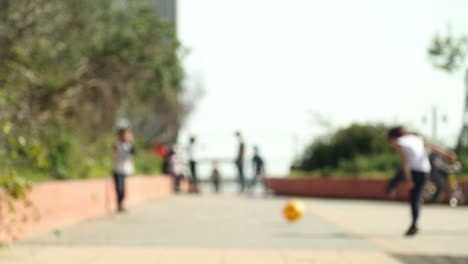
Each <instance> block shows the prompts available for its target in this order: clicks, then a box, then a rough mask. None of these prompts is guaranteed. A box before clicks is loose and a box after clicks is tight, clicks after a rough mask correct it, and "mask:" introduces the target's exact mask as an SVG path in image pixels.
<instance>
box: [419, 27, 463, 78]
mask: <svg viewBox="0 0 468 264" xmlns="http://www.w3.org/2000/svg"><path fill="white" fill-rule="evenodd" d="M467 52H468V36H461V37H455V36H453V35H452V34H451V33H450V32H448V33H446V34H445V35H444V34H440V33H437V34H435V35H434V37H433V39H432V41H431V44H430V46H429V48H428V50H427V53H428V55H429V58H430V60H431V62H432V64H433V65H434V67H436V68H439V69H442V70H445V71H448V72H454V71H456V70H459V69H463V67H466V66H467V57H466V56H467Z"/></svg>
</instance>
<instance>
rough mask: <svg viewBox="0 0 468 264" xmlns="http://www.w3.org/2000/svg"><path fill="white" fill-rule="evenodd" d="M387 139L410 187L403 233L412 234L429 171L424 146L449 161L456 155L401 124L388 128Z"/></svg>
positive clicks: (416, 227) (414, 229) (429, 167)
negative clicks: (408, 212)
mask: <svg viewBox="0 0 468 264" xmlns="http://www.w3.org/2000/svg"><path fill="white" fill-rule="evenodd" d="M388 139H389V141H390V144H391V145H392V147H393V149H394V150H395V151H396V152H397V154H398V156H399V158H400V163H401V171H402V174H403V176H404V177H405V183H406V185H407V188H408V189H410V204H411V216H412V221H411V225H410V227H409V229H408V231H406V233H405V235H406V236H412V235H415V234H417V233H418V225H417V224H418V220H419V215H420V211H421V196H422V191H423V188H424V184H425V183H426V181H427V179H428V176H429V173H430V171H431V164H430V161H429V157H428V155H427V152H426V148H429V149H431V150H432V152H434V153H436V154H438V155H441V156H444V157H446V158H447V159H448V160H450V161H451V162H455V161H456V155H455V153H452V152H449V151H446V150H444V149H442V148H441V147H439V146H436V145H434V144H432V143H430V142H429V141H427V140H425V139H424V138H422V137H420V136H416V135H413V134H410V133H408V131H407V130H406V129H405V127H403V126H398V127H394V128H392V129H390V130H389V132H388Z"/></svg>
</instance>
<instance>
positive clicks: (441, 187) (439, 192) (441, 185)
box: [431, 171, 445, 203]
mask: <svg viewBox="0 0 468 264" xmlns="http://www.w3.org/2000/svg"><path fill="white" fill-rule="evenodd" d="M431 179H432V181H433V182H434V184H435V186H436V191H435V193H434V195H433V196H432V197H431V202H434V203H435V202H440V201H441V200H442V199H443V198H444V197H443V195H444V193H445V179H444V175H442V174H441V173H439V172H437V171H435V172H434V173H433V174H431Z"/></svg>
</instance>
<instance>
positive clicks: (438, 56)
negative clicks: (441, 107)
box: [427, 32, 468, 151]
mask: <svg viewBox="0 0 468 264" xmlns="http://www.w3.org/2000/svg"><path fill="white" fill-rule="evenodd" d="M427 52H428V55H429V58H430V60H431V62H432V64H433V66H434V67H435V68H437V69H441V70H444V71H446V72H449V73H452V74H453V73H455V72H458V71H460V70H465V71H466V77H465V78H466V79H465V82H466V85H467V87H468V60H467V59H468V58H467V54H468V35H467V36H460V37H455V36H453V35H452V34H451V33H450V32H448V33H446V34H445V35H442V34H439V33H437V34H435V36H434V37H433V39H432V42H431V45H430V46H429V48H428V50H427ZM465 93H466V95H468V91H465ZM465 104H466V105H465V107H466V106H467V105H468V101H467V102H465ZM466 110H468V109H466ZM466 110H465V109H464V111H465V112H464V113H463V115H464V116H465V115H466ZM463 120H466V116H465V118H463ZM467 148H468V130H467V128H465V127H464V128H462V131H461V132H460V134H459V138H458V143H457V150H458V151H462V150H464V151H466V149H467Z"/></svg>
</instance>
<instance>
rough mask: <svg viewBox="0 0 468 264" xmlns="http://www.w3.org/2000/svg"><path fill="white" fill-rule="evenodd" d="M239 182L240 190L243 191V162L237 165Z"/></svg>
mask: <svg viewBox="0 0 468 264" xmlns="http://www.w3.org/2000/svg"><path fill="white" fill-rule="evenodd" d="M239 183H240V191H241V192H243V191H244V190H245V175H244V166H243V164H240V166H239Z"/></svg>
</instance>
